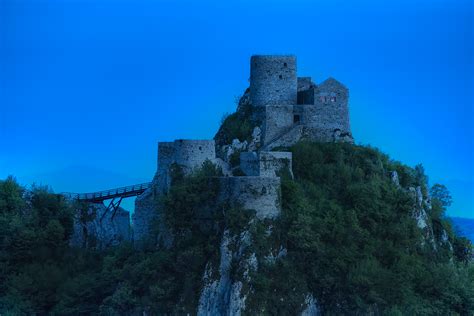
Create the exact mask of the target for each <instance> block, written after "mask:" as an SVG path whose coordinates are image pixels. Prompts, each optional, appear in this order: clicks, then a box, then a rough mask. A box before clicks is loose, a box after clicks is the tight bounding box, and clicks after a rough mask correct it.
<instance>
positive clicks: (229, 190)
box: [219, 177, 281, 219]
mask: <svg viewBox="0 0 474 316" xmlns="http://www.w3.org/2000/svg"><path fill="white" fill-rule="evenodd" d="M219 180H220V186H221V190H220V199H221V200H222V201H228V202H229V203H230V206H231V207H243V208H244V209H247V210H255V211H256V216H257V218H259V219H265V218H275V217H277V216H279V215H280V212H281V201H280V198H281V193H280V178H278V177H268V178H266V177H223V178H219Z"/></svg>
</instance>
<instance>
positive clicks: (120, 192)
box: [61, 182, 151, 200]
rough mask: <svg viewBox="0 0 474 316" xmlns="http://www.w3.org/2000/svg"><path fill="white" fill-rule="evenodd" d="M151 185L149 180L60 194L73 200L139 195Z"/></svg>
mask: <svg viewBox="0 0 474 316" xmlns="http://www.w3.org/2000/svg"><path fill="white" fill-rule="evenodd" d="M150 187H151V182H147V183H140V184H134V185H129V186H126V187H120V188H116V189H110V190H104V191H98V192H93V193H70V192H64V193H61V194H62V195H64V196H66V197H67V198H70V199H75V200H107V199H109V198H113V197H117V196H134V195H139V194H140V193H142V192H143V191H145V190H146V189H148V188H150Z"/></svg>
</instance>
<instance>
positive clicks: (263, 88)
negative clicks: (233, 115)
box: [250, 55, 298, 144]
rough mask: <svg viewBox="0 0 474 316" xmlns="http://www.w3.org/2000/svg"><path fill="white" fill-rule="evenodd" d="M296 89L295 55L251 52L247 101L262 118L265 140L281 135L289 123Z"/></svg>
mask: <svg viewBox="0 0 474 316" xmlns="http://www.w3.org/2000/svg"><path fill="white" fill-rule="evenodd" d="M297 90H298V78H297V76H296V57H295V56H289V55H279V56H275V55H255V56H252V58H251V59H250V102H251V104H252V106H253V107H254V110H255V113H257V116H258V119H259V120H260V121H261V122H262V128H263V131H262V132H263V143H264V144H266V143H269V142H271V141H272V140H274V139H275V138H277V137H279V136H281V135H282V134H283V133H285V132H287V131H288V130H289V129H290V128H291V127H292V125H293V106H294V105H296V101H297Z"/></svg>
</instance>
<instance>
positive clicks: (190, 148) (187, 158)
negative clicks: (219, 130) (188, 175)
mask: <svg viewBox="0 0 474 316" xmlns="http://www.w3.org/2000/svg"><path fill="white" fill-rule="evenodd" d="M175 147H176V163H177V164H179V165H182V166H184V167H186V168H188V169H189V170H192V169H195V168H199V167H201V165H202V164H203V163H204V161H206V160H210V161H211V162H214V160H215V159H216V145H215V143H214V140H184V139H179V140H176V141H175Z"/></svg>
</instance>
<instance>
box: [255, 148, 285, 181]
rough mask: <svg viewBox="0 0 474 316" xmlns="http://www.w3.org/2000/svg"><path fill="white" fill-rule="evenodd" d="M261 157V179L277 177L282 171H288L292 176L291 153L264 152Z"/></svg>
mask: <svg viewBox="0 0 474 316" xmlns="http://www.w3.org/2000/svg"><path fill="white" fill-rule="evenodd" d="M259 155H260V157H259V158H260V159H259V165H260V168H259V169H260V176H261V177H277V176H279V173H280V171H281V170H282V169H287V170H288V171H289V172H290V174H292V170H293V169H292V160H293V156H292V153H291V152H278V151H262V152H260V153H259Z"/></svg>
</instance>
